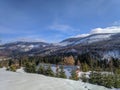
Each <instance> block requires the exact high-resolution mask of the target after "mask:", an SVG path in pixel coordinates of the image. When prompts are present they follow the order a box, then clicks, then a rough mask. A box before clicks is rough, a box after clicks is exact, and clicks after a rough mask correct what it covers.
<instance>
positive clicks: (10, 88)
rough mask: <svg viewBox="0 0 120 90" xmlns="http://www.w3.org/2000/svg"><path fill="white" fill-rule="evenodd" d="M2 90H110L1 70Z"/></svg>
mask: <svg viewBox="0 0 120 90" xmlns="http://www.w3.org/2000/svg"><path fill="white" fill-rule="evenodd" d="M0 90H110V89H107V88H105V87H103V86H97V85H92V84H88V83H83V82H81V81H72V80H68V79H60V78H53V77H46V76H43V75H38V74H28V73H24V71H22V69H19V70H17V72H11V71H6V70H5V68H2V69H0Z"/></svg>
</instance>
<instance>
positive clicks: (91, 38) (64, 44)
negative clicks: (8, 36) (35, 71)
mask: <svg viewBox="0 0 120 90" xmlns="http://www.w3.org/2000/svg"><path fill="white" fill-rule="evenodd" d="M6 51H7V52H6ZM1 53H2V54H4V53H7V55H17V54H22V53H24V54H28V55H41V56H51V55H67V54H72V55H79V54H83V53H91V54H97V55H98V56H100V57H101V58H108V57H109V58H110V57H115V58H120V33H114V34H113V33H99V34H92V35H87V36H84V37H75V38H68V39H65V40H63V41H61V42H60V43H57V44H56V43H55V44H50V43H45V42H14V43H8V44H5V45H2V46H1V48H0V55H2V54H1ZM5 55H6V54H5Z"/></svg>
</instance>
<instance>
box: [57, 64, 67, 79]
mask: <svg viewBox="0 0 120 90" xmlns="http://www.w3.org/2000/svg"><path fill="white" fill-rule="evenodd" d="M60 69H61V70H60V72H59V77H60V78H67V76H66V75H65V71H64V67H63V66H61V68H60Z"/></svg>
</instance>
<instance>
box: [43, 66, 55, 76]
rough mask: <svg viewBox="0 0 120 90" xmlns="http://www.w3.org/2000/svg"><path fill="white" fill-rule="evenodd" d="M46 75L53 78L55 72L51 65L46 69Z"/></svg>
mask: <svg viewBox="0 0 120 90" xmlns="http://www.w3.org/2000/svg"><path fill="white" fill-rule="evenodd" d="M45 75H47V76H52V77H53V76H54V72H53V71H52V69H51V66H50V65H49V66H48V68H47V69H46V73H45Z"/></svg>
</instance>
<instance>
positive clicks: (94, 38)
mask: <svg viewBox="0 0 120 90" xmlns="http://www.w3.org/2000/svg"><path fill="white" fill-rule="evenodd" d="M111 35H113V34H109V33H107V34H106V33H105V34H104V33H102V34H92V35H89V36H86V37H78V38H69V39H66V40H63V41H62V42H60V45H62V46H66V45H77V44H90V43H93V42H98V41H102V40H109V39H110V37H111Z"/></svg>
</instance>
